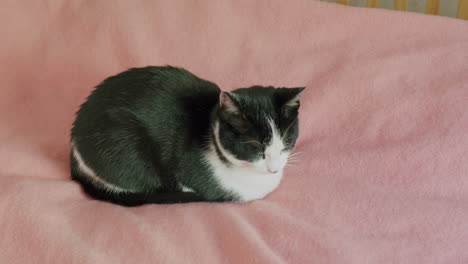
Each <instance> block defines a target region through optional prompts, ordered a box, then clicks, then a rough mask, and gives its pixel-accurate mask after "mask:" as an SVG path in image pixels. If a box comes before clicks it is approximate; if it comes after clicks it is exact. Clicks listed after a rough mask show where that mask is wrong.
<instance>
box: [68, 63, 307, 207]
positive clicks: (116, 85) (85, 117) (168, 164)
mask: <svg viewBox="0 0 468 264" xmlns="http://www.w3.org/2000/svg"><path fill="white" fill-rule="evenodd" d="M300 91H302V88H296V89H285V88H283V89H274V88H271V87H270V88H264V87H253V88H247V89H239V90H237V91H235V92H233V93H231V95H232V97H233V98H232V100H233V103H234V104H235V105H236V106H237V107H238V109H239V113H232V112H229V113H227V112H226V111H225V109H223V107H222V106H221V105H220V104H219V98H220V93H221V90H220V89H219V87H218V86H217V85H216V84H214V83H211V82H209V81H205V80H202V79H200V78H198V77H196V76H195V75H193V74H191V73H189V72H188V71H186V70H183V69H180V68H174V67H169V66H168V67H145V68H136V69H131V70H129V71H126V72H123V73H120V74H118V75H115V76H113V77H110V78H108V79H106V80H105V81H104V82H102V83H101V84H100V85H98V86H97V87H96V89H95V90H94V91H93V93H92V94H91V95H90V96H89V97H88V99H87V101H86V102H85V103H84V104H83V105H82V106H81V108H80V110H79V111H78V113H77V117H76V120H75V122H74V126H73V129H72V135H71V138H72V139H71V140H72V144H73V146H74V148H76V149H77V150H78V151H79V153H80V154H81V157H82V159H83V160H84V162H85V163H86V165H87V166H88V167H90V168H91V169H92V170H93V171H94V172H95V173H96V175H97V176H98V177H99V178H101V179H103V180H104V181H106V182H109V183H112V184H113V185H115V186H118V187H120V188H123V189H125V190H129V191H128V192H109V191H108V190H107V189H106V188H103V185H102V184H100V183H97V182H94V181H91V180H89V177H88V176H87V175H84V174H83V172H82V171H81V170H80V169H79V168H78V165H77V160H76V159H75V157H74V155H73V150H72V154H71V174H72V177H73V179H75V180H76V181H78V182H80V183H81V184H82V185H83V188H84V189H85V191H86V192H87V193H89V194H90V195H91V196H93V197H94V198H97V199H100V200H105V201H110V202H113V203H117V204H121V205H126V206H134V205H141V204H145V203H181V202H194V201H235V200H237V199H238V197H237V196H236V195H235V194H233V193H230V192H227V191H225V190H223V189H222V188H220V186H218V184H217V182H216V180H215V178H214V177H213V175H212V171H211V169H210V165H209V164H207V163H206V161H205V159H204V155H205V154H206V152H207V151H208V146H209V144H210V142H212V139H213V131H212V123H213V122H214V121H215V120H219V122H220V138H221V143H222V145H223V147H224V148H225V149H227V150H229V151H230V152H231V153H232V154H233V155H235V156H236V157H237V158H238V159H242V160H248V161H252V160H255V159H256V158H258V156H259V155H261V154H259V153H261V149H259V148H261V146H256V145H254V144H239V141H243V140H246V139H255V140H259V141H262V142H263V141H265V140H268V136H269V135H270V132H269V131H267V130H268V129H267V128H266V127H265V123H264V119H263V118H262V116H264V115H265V114H269V115H271V116H273V117H275V118H276V120H275V121H277V122H278V123H279V124H280V127H281V129H282V131H285V130H286V128H287V127H288V126H290V128H289V129H288V134H287V135H286V137H289V142H290V143H289V144H288V147H290V148H292V147H293V146H294V143H295V141H296V138H297V133H298V132H297V108H294V107H293V108H292V109H289V108H288V107H285V106H284V103H285V102H286V101H287V100H289V99H291V98H292V97H294V96H295V95H297V94H298V93H299V92H300ZM236 114H237V115H238V116H236ZM291 124H292V126H291ZM217 153H218V156H219V158H220V159H221V160H223V159H224V161H226V162H228V161H227V160H226V159H225V158H224V157H222V153H220V152H219V150H218V151H217ZM180 184H183V185H184V186H187V187H190V188H192V189H193V190H195V192H196V194H195V193H187V192H182V190H181V188H180Z"/></svg>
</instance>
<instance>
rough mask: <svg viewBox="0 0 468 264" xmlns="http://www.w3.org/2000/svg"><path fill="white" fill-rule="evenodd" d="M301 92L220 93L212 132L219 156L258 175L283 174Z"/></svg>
mask: <svg viewBox="0 0 468 264" xmlns="http://www.w3.org/2000/svg"><path fill="white" fill-rule="evenodd" d="M303 90H304V88H303V87H300V88H272V87H260V86H254V87H250V88H242V89H238V90H235V91H233V92H229V93H228V92H221V94H220V97H219V107H218V110H217V113H216V117H217V118H216V119H217V120H216V121H215V131H214V135H215V141H216V143H217V146H216V148H217V152H218V155H219V156H221V158H222V159H223V160H224V161H225V162H226V163H231V164H232V165H234V166H240V167H244V168H247V169H252V170H255V171H257V172H260V173H271V174H274V173H278V172H280V171H282V170H283V169H284V167H285V165H286V163H287V162H288V157H289V155H290V153H291V152H292V150H293V148H294V146H295V144H296V140H297V137H298V132H299V131H298V118H297V117H298V110H299V106H300V103H299V99H300V96H301V94H302V91H303Z"/></svg>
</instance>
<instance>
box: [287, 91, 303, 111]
mask: <svg viewBox="0 0 468 264" xmlns="http://www.w3.org/2000/svg"><path fill="white" fill-rule="evenodd" d="M304 89H305V87H297V88H289V89H288V92H287V93H286V97H287V98H286V102H285V104H284V106H283V107H291V108H299V106H300V103H299V100H300V99H301V95H302V93H303V92H304Z"/></svg>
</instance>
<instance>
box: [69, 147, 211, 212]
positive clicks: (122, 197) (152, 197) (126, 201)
mask: <svg viewBox="0 0 468 264" xmlns="http://www.w3.org/2000/svg"><path fill="white" fill-rule="evenodd" d="M70 163H71V164H70V167H71V176H72V179H73V180H75V181H77V182H78V183H80V184H81V186H82V187H83V189H84V191H85V192H86V193H87V194H89V195H90V196H91V197H93V198H95V199H97V200H101V201H107V202H111V203H114V204H119V205H122V206H139V205H143V204H151V203H153V204H174V203H189V202H203V201H206V200H205V199H203V197H201V196H200V195H198V194H196V193H193V192H182V191H171V192H165V191H158V192H140V193H135V192H129V191H110V190H105V189H103V188H99V187H97V186H96V185H95V184H94V183H92V182H90V180H89V179H88V178H87V177H83V175H81V173H80V170H79V169H78V168H77V164H76V160H75V158H74V157H73V155H71V159H70Z"/></svg>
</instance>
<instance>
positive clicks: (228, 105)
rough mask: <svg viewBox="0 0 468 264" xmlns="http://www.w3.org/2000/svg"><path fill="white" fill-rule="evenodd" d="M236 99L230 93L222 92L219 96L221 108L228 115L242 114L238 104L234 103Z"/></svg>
mask: <svg viewBox="0 0 468 264" xmlns="http://www.w3.org/2000/svg"><path fill="white" fill-rule="evenodd" d="M234 100H235V97H234V95H233V94H231V93H228V92H221V94H220V95H219V108H220V109H221V111H223V112H224V113H226V114H228V115H232V114H234V115H235V114H240V110H239V107H238V106H237V103H236V102H235V101H234Z"/></svg>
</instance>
